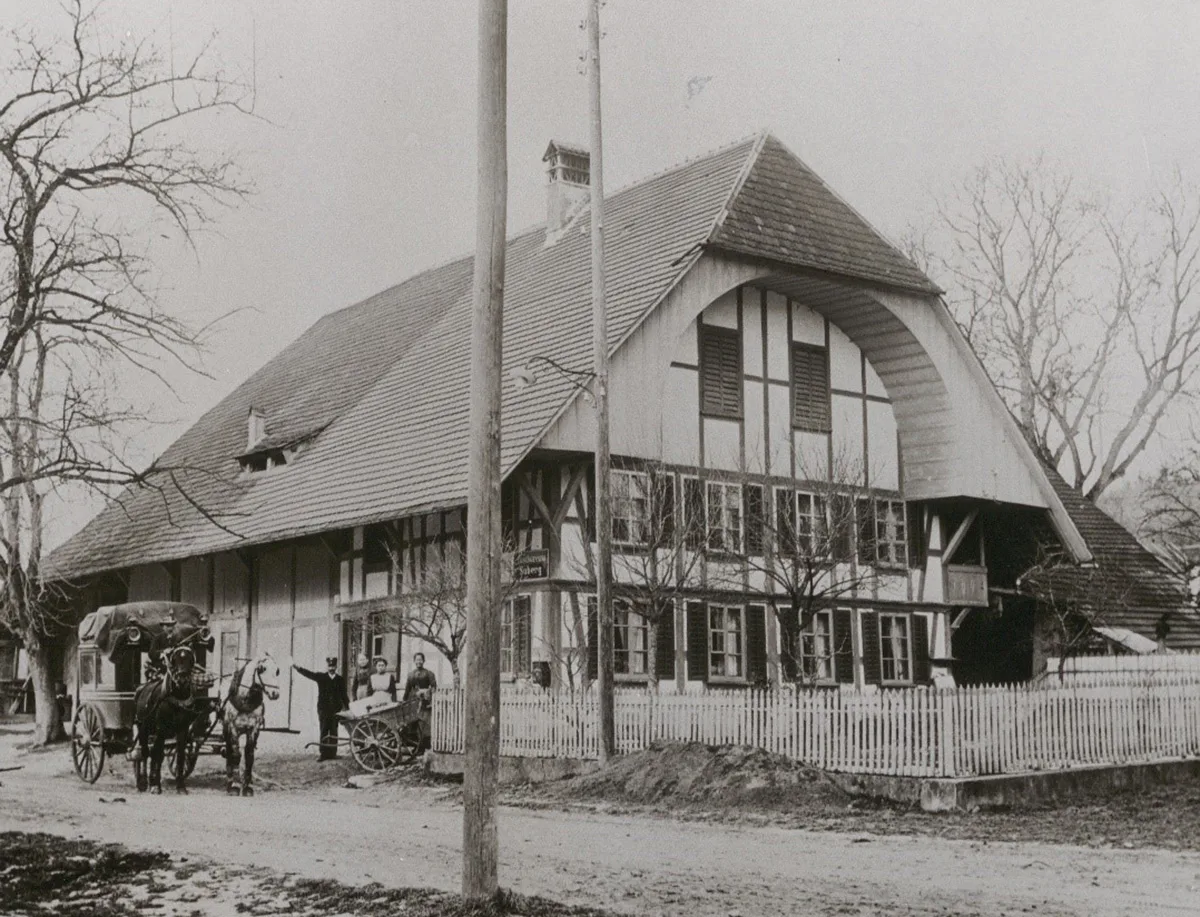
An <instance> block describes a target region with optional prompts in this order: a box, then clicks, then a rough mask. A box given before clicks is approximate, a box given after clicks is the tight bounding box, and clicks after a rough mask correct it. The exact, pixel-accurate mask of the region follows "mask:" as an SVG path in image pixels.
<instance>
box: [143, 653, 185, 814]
mask: <svg viewBox="0 0 1200 917" xmlns="http://www.w3.org/2000/svg"><path fill="white" fill-rule="evenodd" d="M195 664H196V655H195V653H193V652H192V650H191V649H190V648H189V647H186V646H177V647H175V648H174V649H173V650H171V651H170V652H168V653H167V654H166V660H165V665H164V671H163V674H162V676H161V677H159V678H155V679H153V680H151V681H148V682H146V683H145V684H143V685H142V686H141V687H140V688H138V689H137V693H136V694H135V695H134V720H133V721H134V726H135V727H136V731H137V747H136V748H135V749H134V752H133V763H134V773H135V774H136V776H137V788H138V792H139V793H142V792H145V791H146V786H147V783H149V787H150V792H151V793H161V792H162V763H163V758H164V757H165V754H166V741H167V739H168V738H170V737H174V739H175V748H176V755H177V757H179V759H180V760H181V761H182V760H184V759H183V758H182V757H181V756H183V755H185V754H186V750H187V747H188V738H189V733H190V731H191V728H192V724H193V723H195V722H196V720H197V718H198V717H199V716H200V715H201V713H202V710H201V709H200V707H199V706H198V705H197V704H196V702H195V701H196V691H195V689H194V686H193V682H192V669H193V668H194V667H195ZM151 741H153V745H151ZM147 764H149V766H150V775H149V781H147V779H146V765H147ZM175 770H176V774H175V792H177V793H186V792H187V787H185V786H184V780H185V779H186V776H187V768H186V767H184V766H179V767H177V768H176V769H175Z"/></svg>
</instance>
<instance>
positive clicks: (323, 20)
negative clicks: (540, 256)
mask: <svg viewBox="0 0 1200 917" xmlns="http://www.w3.org/2000/svg"><path fill="white" fill-rule="evenodd" d="M583 13H584V4H583V2H582V0H510V2H509V36H508V40H509V60H508V79H509V112H508V114H509V123H508V131H509V133H508V155H509V214H508V219H509V227H510V229H511V230H512V231H517V230H520V229H522V228H525V227H528V226H531V225H534V224H536V223H539V222H541V221H542V220H543V213H544V208H545V173H544V166H543V164H542V162H541V156H542V152H543V151H544V149H545V147H546V144H547V142H548V141H549V140H550V139H551V138H555V139H560V140H566V141H574V142H580V143H581V142H585V141H586V140H587V137H588V121H587V98H588V97H587V84H586V80H585V77H584V76H583V74H582V71H581V67H582V64H581V60H580V57H581V53H582V50H583V44H584V33H583V31H582V30H581V23H582V19H583ZM101 15H102V21H103V23H104V27H105V29H106V30H108V31H109V32H110V33H111V34H112V35H114V36H116V35H120V34H130V35H134V36H147V35H152V36H153V38H154V40H155V42H156V43H158V44H159V46H160V47H162V48H163V49H164V52H166V53H170V54H172V55H174V57H175V58H176V60H181V59H183V58H184V57H186V55H187V54H188V53H190V52H194V50H195V49H196V48H198V47H199V46H200V45H201V43H202V42H203V41H204V40H205V39H206V38H208V37H210V36H212V44H211V47H210V50H209V55H210V59H212V60H214V61H216V62H219V63H220V64H221V65H222V66H223V67H225V68H226V69H227V70H228V71H229V72H230V73H232V74H235V75H239V76H242V77H243V78H245V79H247V80H250V81H251V82H252V83H253V85H254V87H255V94H254V101H255V114H256V116H257V117H255V118H229V117H224V118H221V119H218V120H217V121H215V122H214V123H212V124H209V125H206V126H205V129H204V130H203V131H197V132H195V133H194V134H193V135H191V136H190V137H189V140H190V141H191V142H193V143H194V144H196V145H199V146H202V147H204V148H207V149H219V150H226V151H229V152H232V153H234V154H235V155H236V156H237V157H238V159H239V161H240V162H241V163H242V166H243V168H244V170H245V172H246V173H247V175H248V176H249V177H250V178H252V179H253V181H254V183H255V186H256V192H255V194H254V195H253V196H252V197H251V198H250V199H249V200H247V201H246V202H245V203H244V204H242V205H240V206H239V207H238V208H237V209H236V210H233V211H229V212H225V213H222V214H221V215H220V218H219V220H218V221H217V223H216V224H215V225H214V226H213V227H212V228H210V229H209V230H208V231H206V232H205V233H204V234H202V236H201V237H200V238H199V239H198V240H197V244H196V246H195V248H194V249H192V248H189V247H187V246H185V245H183V244H181V243H179V242H177V241H176V242H174V243H169V244H168V243H162V244H159V245H158V246H157V247H156V249H155V258H156V262H157V265H158V269H159V272H160V281H161V284H162V293H161V298H160V302H161V303H162V305H163V306H164V307H165V308H167V309H170V310H171V311H172V312H174V313H176V314H179V315H182V316H185V317H187V318H188V319H189V320H191V321H192V322H193V323H195V324H198V325H199V324H205V323H207V322H208V321H211V320H212V319H214V318H216V317H217V316H221V315H225V314H226V313H232V314H229V315H228V316H227V317H226V318H225V319H224V320H223V321H222V322H221V323H220V325H219V326H218V327H217V328H216V329H215V331H214V333H213V336H212V338H211V342H210V346H209V350H208V352H207V354H206V356H205V359H204V363H203V368H204V370H205V372H206V374H207V375H206V376H202V377H197V376H190V375H185V374H183V373H182V372H179V375H178V376H177V377H176V378H177V380H178V381H177V386H176V393H175V394H173V395H171V394H167V393H160V394H159V395H157V396H155V398H156V402H155V408H156V411H157V414H158V416H159V417H160V418H161V422H160V423H159V424H157V425H155V426H153V427H151V428H149V429H147V430H146V431H144V432H143V433H142V434H141V435H140V436H139V437H138V440H137V443H136V451H137V452H138V453H141V454H142V455H144V456H145V457H146V458H149V457H150V456H152V455H153V454H155V453H157V452H159V451H161V450H162V449H163V448H165V446H166V445H168V444H169V443H170V442H171V441H172V440H173V439H174V438H175V437H176V436H178V435H179V434H180V433H181V432H182V431H183V430H184V429H185V428H186V426H187V425H188V424H189V423H190V422H191V421H193V420H195V419H196V418H197V417H199V416H200V414H202V413H203V412H204V411H205V410H206V409H207V408H209V407H211V406H212V405H213V404H215V403H216V402H217V401H219V400H220V399H221V398H222V397H223V396H224V395H226V394H228V393H229V392H230V391H232V390H233V388H234V387H235V386H236V385H237V384H238V383H239V382H241V381H242V380H244V379H245V378H246V377H248V376H249V375H250V374H251V373H252V372H253V371H254V370H255V369H257V368H258V367H260V366H261V365H262V364H263V363H265V362H266V361H267V360H268V359H269V358H270V357H271V356H272V355H274V354H275V353H277V352H278V351H279V350H280V349H282V348H283V347H284V346H285V345H286V344H287V343H289V342H290V341H292V340H293V339H295V338H296V337H297V336H299V335H300V334H301V333H302V332H303V331H304V330H305V329H306V328H307V327H308V326H309V325H311V324H312V323H313V322H314V321H316V320H317V319H318V318H319V317H320V316H321V315H323V314H325V313H327V312H330V311H332V310H334V309H338V308H341V307H343V306H346V305H349V304H351V303H353V302H356V301H358V300H360V299H362V298H364V297H366V296H369V295H371V294H372V293H375V292H377V291H379V290H381V289H383V288H384V287H387V286H389V285H391V284H394V283H396V282H398V281H400V280H403V279H404V278H406V277H408V276H410V275H411V274H413V273H415V272H417V271H419V270H422V269H424V268H427V267H431V266H433V265H436V264H439V263H442V262H445V261H447V260H450V259H452V258H455V257H458V256H460V255H462V254H465V253H468V252H469V251H471V249H472V247H473V244H474V208H475V187H474V185H475V180H474V176H475V100H476V28H475V24H476V15H477V11H476V3H475V2H474V0H340V2H334V0H109V2H107V3H106V4H105V5H104V8H103V12H102V14H101ZM0 20H2V21H4V22H5V23H7V24H8V25H10V26H12V27H17V28H20V29H35V30H37V31H39V32H41V33H43V34H47V35H48V34H52V33H54V32H55V31H56V30H59V29H61V26H62V23H63V22H64V21H65V17H64V16H63V14H62V12H61V10H60V9H59V7H58V4H57V3H56V2H54V0H0ZM602 20H603V23H604V41H603V46H602V72H603V87H604V88H603V105H604V138H605V150H604V162H605V171H606V174H605V184H606V187H607V188H608V189H610V191H611V190H616V189H619V188H620V187H621V186H623V185H625V184H628V183H629V182H631V181H633V180H636V179H639V178H641V177H643V176H645V175H648V174H650V173H653V172H656V171H659V170H661V169H664V168H667V167H669V166H671V165H673V164H675V163H677V162H679V161H681V160H683V159H687V158H690V157H693V156H696V155H699V154H701V153H703V152H705V151H707V150H710V149H713V148H715V147H718V146H722V145H725V144H726V143H728V142H730V141H732V140H735V139H737V138H740V137H744V136H747V135H749V134H752V133H754V132H757V131H759V130H761V129H763V128H769V129H770V130H771V131H772V132H774V133H775V135H776V136H777V137H779V139H780V140H782V141H783V142H784V143H785V144H787V145H788V146H789V147H790V148H791V149H792V150H793V152H795V153H796V154H798V155H799V156H800V157H801V158H802V159H804V160H805V161H806V162H807V163H808V164H809V165H810V166H811V167H812V168H813V169H814V170H815V171H816V172H817V173H818V174H819V175H821V176H822V177H823V178H824V179H825V180H826V182H828V183H829V184H830V185H831V186H832V187H833V188H834V189H835V190H837V191H838V192H839V193H840V194H841V195H842V196H843V197H844V198H846V199H847V200H848V201H849V202H850V203H851V204H852V205H853V206H855V207H856V208H857V209H858V210H859V211H860V212H861V213H862V214H864V215H865V216H866V217H867V219H868V220H870V221H871V222H872V223H873V224H874V225H875V226H876V227H877V228H879V229H880V230H881V231H883V232H884V233H885V234H887V235H889V236H890V237H892V238H897V237H899V236H901V235H902V234H903V233H904V232H905V230H906V229H907V228H908V227H909V226H910V225H912V224H914V223H919V222H920V221H921V220H922V219H923V218H924V215H925V214H927V213H928V212H929V209H930V204H931V201H932V199H933V197H934V196H936V195H945V194H946V193H947V192H948V191H949V190H950V189H951V188H952V187H953V186H954V185H955V184H956V183H957V182H959V181H961V179H962V178H964V177H965V176H966V175H967V174H968V173H969V171H970V170H971V169H972V168H974V167H975V166H978V165H980V164H981V163H983V162H984V161H986V160H987V159H988V158H989V157H994V156H1005V157H1008V158H1011V159H1017V160H1021V159H1029V158H1032V157H1033V156H1035V155H1037V154H1038V153H1044V154H1045V155H1046V156H1047V157H1049V158H1050V160H1052V161H1053V162H1054V163H1056V164H1057V165H1058V166H1059V167H1060V168H1062V169H1064V170H1066V171H1069V172H1070V173H1072V174H1074V175H1076V176H1077V177H1078V179H1079V180H1082V181H1083V182H1085V183H1086V184H1087V185H1089V186H1091V187H1095V188H1097V189H1103V190H1108V191H1111V192H1112V193H1114V194H1117V195H1118V196H1124V195H1128V196H1130V197H1134V196H1137V195H1140V194H1145V193H1149V192H1152V191H1153V190H1154V189H1156V188H1159V187H1161V186H1163V185H1164V184H1165V183H1166V182H1167V180H1168V179H1169V175H1170V172H1171V170H1172V169H1173V168H1175V167H1176V166H1179V167H1181V168H1183V170H1184V172H1185V174H1187V173H1188V172H1189V170H1191V174H1192V175H1193V177H1194V180H1200V174H1197V173H1200V168H1197V164H1198V163H1200V118H1197V117H1196V111H1197V110H1198V109H1200V2H1197V0H1175V2H1165V0H1164V2H1155V0H1121V2H1108V0H1076V2H1054V0H1041V2H1023V0H1008V2H1005V3H1003V4H1000V3H995V2H975V0H928V2H921V0H907V2H891V0H871V2H860V0H843V2H839V3H828V2H812V0H736V2H735V0H607V2H606V3H605V6H604V8H603V12H602ZM168 372H176V371H175V370H168ZM92 509H94V507H93V508H87V507H82V506H80V507H77V508H76V509H75V510H74V512H75V513H76V515H77V516H78V518H77V520H72V519H68V520H67V521H65V522H64V524H63V526H62V528H63V532H60V533H59V534H60V536H61V534H63V533H65V532H67V531H69V530H70V528H73V527H75V526H77V525H79V524H81V523H82V522H83V521H85V519H86V516H87V513H88V512H90V511H91V510H92Z"/></svg>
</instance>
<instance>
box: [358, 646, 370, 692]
mask: <svg viewBox="0 0 1200 917" xmlns="http://www.w3.org/2000/svg"><path fill="white" fill-rule="evenodd" d="M354 664H355V669H354V699H355V700H362V699H363V698H364V697H366V696H367V695H368V694H370V693H371V660H369V659H368V658H367V654H366V653H359V654H358V658H357V659H355V660H354Z"/></svg>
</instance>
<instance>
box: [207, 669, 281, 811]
mask: <svg viewBox="0 0 1200 917" xmlns="http://www.w3.org/2000/svg"><path fill="white" fill-rule="evenodd" d="M264 696H265V697H267V698H270V699H271V700H278V699H279V664H278V663H277V662H276V661H275V660H274V659H272V658H271V654H270V653H263V654H262V655H260V656H258V657H256V658H255V659H251V660H250V661H249V662H247V663H246V664H244V665H243V666H242V667H241V668H240V669H238V670H237V671H236V672H234V673H233V680H232V681H231V682H230V684H229V694H228V696H227V697H226V703H225V711H224V715H223V716H222V718H221V726H222V731H223V732H224V737H225V778H226V792H228V793H229V795H230V796H253V795H254V749H255V746H256V745H257V744H258V733H259V731H260V730H261V729H262V727H263V698H264ZM243 741H244V742H245V750H244V751H243V750H242V748H241V747H240V743H241V742H243ZM243 757H244V758H245V762H246V763H245V767H244V769H243V770H242V778H241V780H240V781H239V780H238V776H237V770H238V762H239V761H240V760H242V758H243Z"/></svg>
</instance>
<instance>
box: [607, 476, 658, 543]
mask: <svg viewBox="0 0 1200 917" xmlns="http://www.w3.org/2000/svg"><path fill="white" fill-rule="evenodd" d="M610 480H611V483H612V487H611V498H612V537H613V544H615V545H633V546H641V545H644V544H646V541H647V534H648V532H647V529H648V527H649V521H650V476H649V475H648V474H646V473H645V472H642V471H613V472H612V477H611V478H610Z"/></svg>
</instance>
